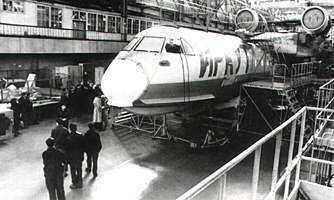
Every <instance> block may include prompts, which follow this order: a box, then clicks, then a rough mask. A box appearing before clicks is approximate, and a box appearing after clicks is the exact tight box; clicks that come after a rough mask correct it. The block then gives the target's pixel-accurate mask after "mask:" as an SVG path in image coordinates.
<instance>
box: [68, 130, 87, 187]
mask: <svg viewBox="0 0 334 200" xmlns="http://www.w3.org/2000/svg"><path fill="white" fill-rule="evenodd" d="M84 145H85V144H84V138H83V136H82V135H80V134H79V133H77V125H76V124H70V134H69V137H68V139H67V144H66V152H67V158H68V161H69V163H70V168H71V177H72V185H70V188H71V189H77V188H82V161H83V159H84V155H83V153H84Z"/></svg>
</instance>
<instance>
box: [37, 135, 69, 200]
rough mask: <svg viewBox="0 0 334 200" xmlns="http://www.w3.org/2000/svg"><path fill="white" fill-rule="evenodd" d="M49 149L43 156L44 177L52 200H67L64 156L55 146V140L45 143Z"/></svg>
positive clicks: (48, 140) (50, 139) (51, 139)
mask: <svg viewBox="0 0 334 200" xmlns="http://www.w3.org/2000/svg"><path fill="white" fill-rule="evenodd" d="M45 143H46V145H47V146H48V149H47V150H45V151H44V152H43V154H42V157H43V164H44V168H43V170H44V177H45V183H46V188H47V189H48V192H49V199H50V200H65V191H64V177H63V164H64V162H65V157H64V155H63V154H62V153H61V152H59V151H57V150H56V149H55V148H54V147H53V146H54V144H55V140H54V139H53V138H48V139H47V140H46V141H45Z"/></svg>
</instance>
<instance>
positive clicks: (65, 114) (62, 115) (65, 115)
mask: <svg viewBox="0 0 334 200" xmlns="http://www.w3.org/2000/svg"><path fill="white" fill-rule="evenodd" d="M57 116H58V118H61V119H63V118H66V119H70V112H69V111H68V109H67V108H66V109H65V110H62V109H61V108H60V109H59V110H58V113H57Z"/></svg>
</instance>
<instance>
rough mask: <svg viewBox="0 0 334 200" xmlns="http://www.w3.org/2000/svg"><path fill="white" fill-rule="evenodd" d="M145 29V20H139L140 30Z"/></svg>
mask: <svg viewBox="0 0 334 200" xmlns="http://www.w3.org/2000/svg"><path fill="white" fill-rule="evenodd" d="M145 29H146V21H144V20H142V21H140V31H143V30H145Z"/></svg>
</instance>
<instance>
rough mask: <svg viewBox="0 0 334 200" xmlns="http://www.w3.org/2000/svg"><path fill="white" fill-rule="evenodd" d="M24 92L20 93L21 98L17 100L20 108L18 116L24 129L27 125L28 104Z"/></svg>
mask: <svg viewBox="0 0 334 200" xmlns="http://www.w3.org/2000/svg"><path fill="white" fill-rule="evenodd" d="M26 94H27V93H26V92H22V93H21V97H20V98H19V100H18V102H19V107H20V116H21V120H22V121H23V124H24V128H27V127H28V124H29V107H28V106H29V105H28V104H29V103H28V102H27V98H26Z"/></svg>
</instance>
